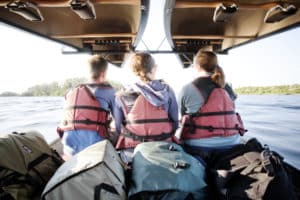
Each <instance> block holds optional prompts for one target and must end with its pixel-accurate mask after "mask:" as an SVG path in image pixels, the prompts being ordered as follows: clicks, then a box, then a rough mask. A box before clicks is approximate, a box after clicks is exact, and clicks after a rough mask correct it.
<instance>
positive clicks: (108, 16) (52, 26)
mask: <svg viewBox="0 0 300 200" xmlns="http://www.w3.org/2000/svg"><path fill="white" fill-rule="evenodd" d="M148 11H149V0H30V1H27V0H0V21H2V22H4V23H7V24H10V25H13V26H16V27H19V28H21V29H23V30H26V31H29V32H32V33H35V34H38V35H40V36H44V37H46V38H50V39H52V40H55V41H58V42H61V43H63V44H66V45H68V46H71V47H74V48H75V51H76V52H91V53H97V52H99V53H103V55H104V56H105V57H106V59H108V60H109V61H110V62H111V63H113V64H115V65H119V66H120V65H121V64H122V62H123V60H124V58H125V53H118V54H110V53H109V52H111V51H119V52H129V51H134V50H135V48H136V46H137V44H138V42H139V41H140V39H141V36H142V34H143V32H144V29H145V26H146V22H147V17H148V13H149V12H148Z"/></svg>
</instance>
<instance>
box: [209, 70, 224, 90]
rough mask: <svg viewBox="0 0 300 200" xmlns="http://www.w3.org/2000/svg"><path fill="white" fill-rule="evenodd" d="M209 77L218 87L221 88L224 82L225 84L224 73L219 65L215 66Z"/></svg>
mask: <svg viewBox="0 0 300 200" xmlns="http://www.w3.org/2000/svg"><path fill="white" fill-rule="evenodd" d="M211 79H212V80H213V82H215V83H216V84H218V85H219V86H220V87H222V88H224V87H225V84H226V83H225V74H224V72H223V70H222V68H221V67H219V66H217V67H216V68H215V71H214V73H213V74H212V75H211Z"/></svg>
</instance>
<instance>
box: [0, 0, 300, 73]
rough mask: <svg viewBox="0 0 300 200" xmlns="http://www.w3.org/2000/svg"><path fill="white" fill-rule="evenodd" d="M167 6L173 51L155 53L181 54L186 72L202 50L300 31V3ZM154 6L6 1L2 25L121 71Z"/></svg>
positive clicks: (262, 0) (188, 1) (175, 0)
mask: <svg viewBox="0 0 300 200" xmlns="http://www.w3.org/2000/svg"><path fill="white" fill-rule="evenodd" d="M153 2H154V1H153ZM165 2H166V3H165V7H164V27H165V33H166V37H167V40H168V42H169V43H170V45H171V47H172V50H171V51H150V53H176V54H177V55H178V56H179V57H180V59H181V61H182V63H183V65H184V66H185V67H187V66H190V65H191V63H192V58H193V55H194V54H195V53H196V52H197V50H198V49H206V50H213V51H215V52H217V53H223V54H226V53H227V52H228V50H230V49H232V48H234V47H237V46H240V45H243V44H247V43H249V42H252V41H255V40H258V39H260V38H264V37H267V36H270V35H272V34H275V33H278V32H281V31H284V30H288V29H290V28H294V27H296V26H299V25H300V12H299V11H298V10H299V8H300V1H299V0H251V1H247V0H223V1H220V0H166V1H165ZM149 4H150V0H0V21H2V22H4V23H7V24H10V25H13V26H15V27H19V28H21V29H23V30H26V31H29V32H32V33H35V34H38V35H40V36H43V37H46V38H49V39H52V40H55V41H58V42H60V43H63V44H65V45H68V46H71V47H73V48H74V49H75V52H79V53H80V52H90V53H98V54H102V55H104V57H105V58H106V59H107V60H108V61H110V62H111V63H112V64H115V65H118V66H120V65H121V64H122V63H123V61H124V59H125V54H126V53H128V52H132V51H135V49H136V47H137V44H138V43H139V41H141V37H142V35H143V32H144V30H145V26H146V24H147V18H148V14H149ZM65 53H68V52H65ZM69 53H72V52H69Z"/></svg>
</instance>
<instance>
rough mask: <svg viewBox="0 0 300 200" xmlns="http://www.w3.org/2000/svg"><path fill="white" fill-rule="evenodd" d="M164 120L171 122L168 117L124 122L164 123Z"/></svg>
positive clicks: (126, 122) (126, 121)
mask: <svg viewBox="0 0 300 200" xmlns="http://www.w3.org/2000/svg"><path fill="white" fill-rule="evenodd" d="M164 122H173V120H171V119H168V118H164V119H138V120H125V124H145V123H164Z"/></svg>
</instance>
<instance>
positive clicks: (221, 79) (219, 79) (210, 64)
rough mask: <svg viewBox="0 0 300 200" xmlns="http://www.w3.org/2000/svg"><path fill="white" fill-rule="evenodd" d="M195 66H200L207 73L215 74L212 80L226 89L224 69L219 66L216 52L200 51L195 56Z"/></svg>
mask: <svg viewBox="0 0 300 200" xmlns="http://www.w3.org/2000/svg"><path fill="white" fill-rule="evenodd" d="M194 65H199V66H200V67H201V68H202V69H204V70H205V71H206V72H209V73H213V74H212V75H211V78H212V80H213V81H214V82H215V83H217V84H218V85H219V86H220V87H225V75H224V72H223V70H222V68H221V67H219V66H218V58H217V55H216V54H215V53H214V52H212V51H201V50H199V51H198V52H197V54H196V55H195V56H194Z"/></svg>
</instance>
